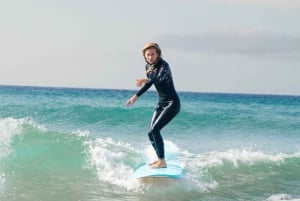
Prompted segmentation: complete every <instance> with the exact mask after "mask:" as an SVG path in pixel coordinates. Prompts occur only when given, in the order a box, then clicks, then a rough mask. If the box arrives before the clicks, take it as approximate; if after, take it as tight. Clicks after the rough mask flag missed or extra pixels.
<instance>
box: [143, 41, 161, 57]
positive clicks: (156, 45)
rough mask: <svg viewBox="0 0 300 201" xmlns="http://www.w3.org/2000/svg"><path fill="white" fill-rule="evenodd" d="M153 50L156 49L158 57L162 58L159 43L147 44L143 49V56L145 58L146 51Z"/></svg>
mask: <svg viewBox="0 0 300 201" xmlns="http://www.w3.org/2000/svg"><path fill="white" fill-rule="evenodd" d="M152 48H153V49H155V50H156V53H157V54H158V56H159V57H161V49H160V47H159V45H158V44H157V43H147V44H146V45H145V46H144V47H143V49H142V52H143V56H144V57H145V52H146V50H148V49H152Z"/></svg>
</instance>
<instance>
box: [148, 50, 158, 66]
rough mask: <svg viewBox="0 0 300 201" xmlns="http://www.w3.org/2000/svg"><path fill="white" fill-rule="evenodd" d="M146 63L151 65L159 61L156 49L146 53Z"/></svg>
mask: <svg viewBox="0 0 300 201" xmlns="http://www.w3.org/2000/svg"><path fill="white" fill-rule="evenodd" d="M144 57H145V59H146V61H147V62H148V63H149V64H153V63H155V62H156V60H157V59H158V57H159V56H158V54H157V52H156V49H155V48H151V49H147V50H146V51H145V55H144Z"/></svg>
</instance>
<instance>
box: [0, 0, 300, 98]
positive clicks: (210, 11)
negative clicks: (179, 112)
mask: <svg viewBox="0 0 300 201" xmlns="http://www.w3.org/2000/svg"><path fill="white" fill-rule="evenodd" d="M299 19H300V1H299V0H152V1H143V0H126V1H122V0H110V1H103V0H85V1H82V0H10V1H5V0H2V1H0V24H1V26H0V85H30V86H50V87H80V88H81V87H82V88H106V89H107V88H108V89H133V90H136V89H137V88H136V86H135V80H136V79H137V78H142V77H145V72H144V66H145V61H144V58H143V56H142V53H141V49H142V47H143V46H144V45H145V44H146V43H148V42H156V43H158V44H159V45H160V47H161V48H162V54H163V58H164V59H165V60H166V61H167V62H168V63H169V64H170V66H171V68H172V72H173V77H174V82H175V86H176V88H177V90H178V91H194V92H222V93H251V94H282V95H300V21H299Z"/></svg>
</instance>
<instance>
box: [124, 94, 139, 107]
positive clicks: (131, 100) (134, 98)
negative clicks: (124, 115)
mask: <svg viewBox="0 0 300 201" xmlns="http://www.w3.org/2000/svg"><path fill="white" fill-rule="evenodd" d="M137 99H138V96H137V95H134V96H132V97H131V98H129V99H128V100H127V102H126V106H132V105H133V103H135V101H136V100H137Z"/></svg>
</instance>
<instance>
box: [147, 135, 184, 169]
mask: <svg viewBox="0 0 300 201" xmlns="http://www.w3.org/2000/svg"><path fill="white" fill-rule="evenodd" d="M164 146H165V159H166V160H167V161H168V162H170V163H176V164H177V165H183V164H182V163H180V161H178V156H179V154H180V149H179V148H178V146H177V145H176V144H174V143H173V142H171V141H168V140H165V141H164ZM144 155H145V159H144V160H145V162H147V163H148V162H153V161H155V160H157V156H156V153H155V151H154V149H153V147H152V145H149V144H148V145H147V146H146V148H145V150H144ZM179 163H180V164H179Z"/></svg>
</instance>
